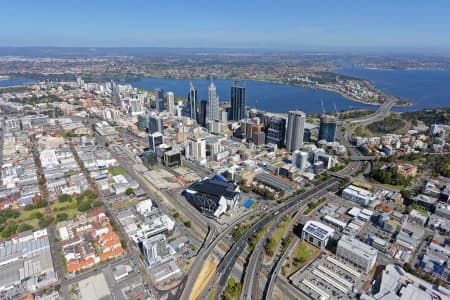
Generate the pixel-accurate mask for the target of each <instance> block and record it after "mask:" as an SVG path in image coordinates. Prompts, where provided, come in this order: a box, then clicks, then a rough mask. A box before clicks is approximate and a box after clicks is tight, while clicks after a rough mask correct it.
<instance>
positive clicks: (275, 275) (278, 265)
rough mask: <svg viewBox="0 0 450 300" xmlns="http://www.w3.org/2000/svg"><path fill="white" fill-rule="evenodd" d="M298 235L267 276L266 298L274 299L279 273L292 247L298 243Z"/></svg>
mask: <svg viewBox="0 0 450 300" xmlns="http://www.w3.org/2000/svg"><path fill="white" fill-rule="evenodd" d="M297 240H298V238H297V237H294V239H293V240H292V242H291V243H290V244H289V246H288V248H287V249H286V251H285V252H284V253H283V255H282V256H281V257H280V259H279V260H278V261H277V263H276V265H275V267H274V268H273V271H272V272H271V273H269V276H268V278H267V283H266V286H267V290H266V291H265V296H264V298H265V299H272V294H273V288H274V286H275V281H276V279H277V278H278V274H279V273H280V271H281V268H282V267H283V264H284V261H285V260H286V258H287V257H288V256H289V253H291V251H292V249H294V246H295V245H297Z"/></svg>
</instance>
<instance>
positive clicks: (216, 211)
mask: <svg viewBox="0 0 450 300" xmlns="http://www.w3.org/2000/svg"><path fill="white" fill-rule="evenodd" d="M183 195H184V196H185V197H186V199H187V200H188V201H189V202H190V203H191V204H192V205H193V206H195V207H196V208H197V209H198V210H200V211H201V212H202V213H204V214H205V215H209V216H214V217H216V218H218V217H220V216H221V215H222V214H223V213H225V212H226V211H227V210H229V209H230V208H233V207H235V206H236V204H237V203H238V202H239V198H240V190H239V186H238V185H236V184H235V183H233V182H227V181H224V180H222V179H221V178H219V177H217V176H215V177H213V178H211V179H204V180H200V181H197V182H194V183H193V184H191V186H190V187H189V188H187V189H185V190H184V191H183Z"/></svg>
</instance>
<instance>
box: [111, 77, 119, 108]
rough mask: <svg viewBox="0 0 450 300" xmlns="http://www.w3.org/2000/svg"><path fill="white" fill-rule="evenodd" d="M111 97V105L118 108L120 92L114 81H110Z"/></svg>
mask: <svg viewBox="0 0 450 300" xmlns="http://www.w3.org/2000/svg"><path fill="white" fill-rule="evenodd" d="M111 96H112V99H111V101H112V104H113V105H115V106H120V92H119V88H118V87H117V84H116V83H115V82H114V80H111Z"/></svg>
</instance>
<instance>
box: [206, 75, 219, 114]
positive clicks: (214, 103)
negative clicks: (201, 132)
mask: <svg viewBox="0 0 450 300" xmlns="http://www.w3.org/2000/svg"><path fill="white" fill-rule="evenodd" d="M206 116H207V118H206V120H207V121H214V120H219V117H220V116H219V97H218V96H217V91H216V86H215V84H214V83H213V82H211V84H210V85H209V87H208V109H207V113H206Z"/></svg>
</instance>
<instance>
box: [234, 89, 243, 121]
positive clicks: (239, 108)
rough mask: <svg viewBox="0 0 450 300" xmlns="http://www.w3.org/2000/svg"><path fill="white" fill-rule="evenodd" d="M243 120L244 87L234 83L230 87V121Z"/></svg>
mask: <svg viewBox="0 0 450 300" xmlns="http://www.w3.org/2000/svg"><path fill="white" fill-rule="evenodd" d="M244 118H245V87H244V86H243V85H242V84H241V82H240V81H235V82H234V84H233V86H232V87H231V119H232V120H234V121H240V120H242V119H244Z"/></svg>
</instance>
